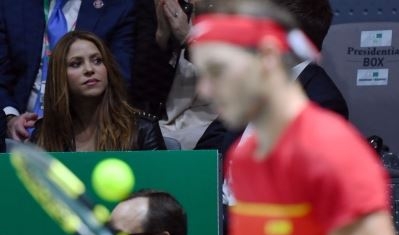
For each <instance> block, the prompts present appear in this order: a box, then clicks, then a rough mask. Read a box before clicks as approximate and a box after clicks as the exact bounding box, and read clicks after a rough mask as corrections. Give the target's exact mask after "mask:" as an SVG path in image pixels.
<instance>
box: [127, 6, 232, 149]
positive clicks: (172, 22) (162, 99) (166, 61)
mask: <svg viewBox="0 0 399 235" xmlns="http://www.w3.org/2000/svg"><path fill="white" fill-rule="evenodd" d="M139 4H140V5H141V6H142V7H141V8H142V9H147V10H148V12H147V13H143V12H138V13H137V14H138V18H137V23H138V24H140V25H141V26H140V29H142V30H143V31H140V32H139V30H138V29H136V31H137V34H139V35H138V36H137V40H138V41H137V46H139V45H143V48H146V49H141V50H140V49H138V52H139V50H140V51H141V53H140V52H139V53H140V55H141V54H143V57H141V59H138V61H137V63H140V65H138V64H136V66H135V67H134V68H135V69H137V70H136V71H135V72H137V73H139V74H137V76H136V78H137V79H136V80H135V81H134V91H133V92H132V93H133V95H134V96H136V99H137V101H138V107H141V108H144V109H146V110H147V111H149V112H151V113H155V114H156V115H158V116H159V118H160V121H159V124H160V127H161V130H162V134H163V135H164V136H166V137H172V138H174V139H177V140H178V141H179V142H180V144H181V146H182V149H204V148H207V149H216V148H219V146H220V143H221V142H222V138H223V136H224V133H225V129H224V127H223V126H222V125H221V123H220V122H215V123H213V124H212V125H210V124H211V123H212V122H213V121H214V120H215V119H216V117H217V115H216V113H215V112H214V111H212V109H211V108H210V104H209V103H208V102H205V101H203V100H201V99H200V98H199V97H198V96H197V94H196V92H195V84H196V80H197V78H196V74H195V68H194V66H193V64H192V63H191V62H190V61H189V56H188V50H187V48H186V47H185V40H186V36H187V34H188V32H189V30H190V28H191V23H190V18H191V17H192V12H193V7H194V6H193V4H192V2H191V0H180V1H176V0H154V1H146V0H144V1H142V2H141V3H139ZM150 8H152V9H151V10H152V11H154V12H151V10H149V9H150ZM151 13H152V14H151ZM151 16H153V18H151ZM154 25H155V26H154ZM151 27H153V28H152V30H151ZM151 40H152V41H155V43H154V44H153V45H152V46H150V45H149V41H151ZM140 47H141V46H140ZM144 57H145V58H147V60H144V59H143V58H144ZM140 100H141V102H140ZM133 102H134V101H133Z"/></svg>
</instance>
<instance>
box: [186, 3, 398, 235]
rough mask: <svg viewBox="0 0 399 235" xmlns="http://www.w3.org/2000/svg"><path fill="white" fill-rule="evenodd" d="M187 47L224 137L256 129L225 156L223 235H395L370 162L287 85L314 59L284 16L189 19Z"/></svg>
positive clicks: (247, 7)
mask: <svg viewBox="0 0 399 235" xmlns="http://www.w3.org/2000/svg"><path fill="white" fill-rule="evenodd" d="M190 41H192V42H193V43H192V55H193V57H192V58H193V61H194V63H195V65H196V66H197V68H198V73H199V74H200V76H199V82H198V91H199V93H200V94H201V96H202V97H204V98H207V99H209V100H211V101H212V102H213V103H214V105H215V108H216V109H217V110H218V111H219V112H220V117H221V118H222V119H223V120H224V122H225V123H226V124H227V125H228V126H229V127H231V128H237V127H239V126H243V125H246V124H247V123H249V122H250V123H252V124H253V126H254V128H253V131H252V132H251V134H250V135H249V136H248V137H247V138H246V139H245V140H243V142H241V143H240V144H238V145H237V146H236V147H235V148H233V149H232V150H231V152H230V156H229V158H230V159H229V160H231V167H230V170H231V173H229V174H231V179H232V181H231V186H232V190H233V193H234V195H235V196H236V199H237V203H236V204H235V205H234V206H233V207H232V208H231V209H230V223H229V228H230V231H229V234H231V235H241V234H251V235H257V234H265V235H276V234H284V235H288V234H296V235H316V234H318V235H322V234H330V235H332V234H334V235H356V234H369V235H377V234H387V235H388V234H389V235H392V234H394V233H393V226H392V222H391V218H390V214H389V206H388V204H389V201H388V199H389V197H388V190H387V189H388V187H387V184H388V181H387V178H386V176H387V175H386V172H384V170H383V168H382V166H381V164H380V162H379V160H378V158H377V157H376V155H375V153H374V152H373V151H372V150H371V149H370V147H369V146H368V145H367V143H366V142H365V140H364V139H363V138H362V137H361V136H360V134H359V133H358V132H357V131H356V130H355V128H353V127H352V126H350V124H349V123H348V122H347V121H345V120H344V119H343V118H341V117H339V116H338V115H336V114H335V113H333V112H330V111H328V110H325V109H322V108H320V107H318V106H317V105H314V104H313V103H312V102H310V101H309V99H308V97H307V96H306V94H305V93H304V91H303V89H302V87H301V86H300V84H299V82H298V81H295V80H294V79H293V76H292V72H291V67H292V66H293V65H295V64H297V63H298V59H299V58H300V59H302V60H307V59H313V58H317V57H318V52H317V51H316V50H315V48H314V47H313V46H312V45H311V43H310V41H309V40H307V39H306V36H305V34H304V33H302V32H301V30H300V29H298V26H297V25H296V24H295V21H294V19H293V18H292V17H291V16H290V14H288V12H286V11H284V10H283V9H280V8H278V7H277V6H274V5H272V3H271V2H269V1H264V0H251V1H242V0H230V1H225V0H219V1H216V3H215V6H214V11H212V12H208V13H207V14H202V15H200V16H199V17H198V18H197V19H196V22H195V26H194V30H193V33H192V38H191V40H190ZM365 172H367V174H365ZM354 185H356V187H353V186H354ZM366 202H367V203H366Z"/></svg>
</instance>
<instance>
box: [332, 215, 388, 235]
mask: <svg viewBox="0 0 399 235" xmlns="http://www.w3.org/2000/svg"><path fill="white" fill-rule="evenodd" d="M380 234H381V235H394V234H395V232H394V228H393V224H392V220H391V216H390V215H389V213H387V212H374V213H372V214H369V215H367V216H364V217H362V218H360V219H358V220H357V221H355V222H354V223H352V224H350V225H347V226H344V227H343V228H338V229H336V230H334V231H333V232H331V233H330V235H380Z"/></svg>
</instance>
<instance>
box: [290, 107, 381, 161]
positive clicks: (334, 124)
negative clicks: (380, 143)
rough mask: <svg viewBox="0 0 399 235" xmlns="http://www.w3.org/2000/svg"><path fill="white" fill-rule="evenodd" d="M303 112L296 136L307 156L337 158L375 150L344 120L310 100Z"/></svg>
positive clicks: (366, 153) (357, 155)
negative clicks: (310, 102) (309, 104)
mask: <svg viewBox="0 0 399 235" xmlns="http://www.w3.org/2000/svg"><path fill="white" fill-rule="evenodd" d="M305 112H307V113H304V117H302V118H303V120H302V123H301V124H302V125H299V126H298V131H297V136H296V139H297V140H298V141H299V143H300V144H299V147H301V148H303V149H304V151H306V152H311V153H312V154H308V156H314V157H317V158H319V157H322V158H323V157H326V158H334V160H337V159H338V160H339V159H346V158H351V159H354V160H355V159H358V158H360V157H359V155H360V156H363V157H364V158H367V157H369V156H368V155H372V156H373V157H374V155H375V153H374V152H373V151H372V149H371V147H370V146H369V145H368V144H367V142H366V139H365V138H364V137H363V136H362V135H361V134H360V132H359V131H358V130H356V128H355V127H354V126H352V124H350V123H349V122H348V121H347V120H345V119H344V118H342V117H340V116H339V115H337V114H335V113H333V112H331V111H328V110H325V109H323V108H320V107H318V106H316V105H314V104H312V105H311V107H309V109H308V110H306V111H305Z"/></svg>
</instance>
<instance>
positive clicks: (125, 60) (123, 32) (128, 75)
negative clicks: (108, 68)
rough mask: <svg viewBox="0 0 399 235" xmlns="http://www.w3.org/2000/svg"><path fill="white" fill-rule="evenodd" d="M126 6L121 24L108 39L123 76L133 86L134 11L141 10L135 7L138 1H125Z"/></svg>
mask: <svg viewBox="0 0 399 235" xmlns="http://www.w3.org/2000/svg"><path fill="white" fill-rule="evenodd" d="M125 2H126V8H125V10H124V12H123V13H122V16H121V18H120V19H119V25H117V26H115V28H114V30H113V31H112V33H111V34H110V35H111V37H110V39H109V40H108V46H109V48H110V49H111V52H112V54H113V55H114V56H115V59H116V61H117V62H118V64H119V66H120V68H121V72H122V75H123V78H124V79H125V81H126V83H127V86H128V87H131V86H132V80H133V78H132V70H131V68H132V65H133V60H134V54H135V51H134V28H135V16H134V11H135V10H140V9H135V2H136V1H125Z"/></svg>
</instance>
